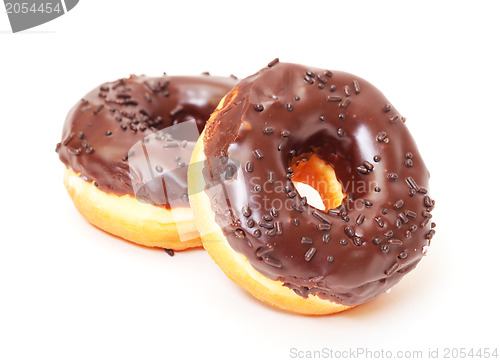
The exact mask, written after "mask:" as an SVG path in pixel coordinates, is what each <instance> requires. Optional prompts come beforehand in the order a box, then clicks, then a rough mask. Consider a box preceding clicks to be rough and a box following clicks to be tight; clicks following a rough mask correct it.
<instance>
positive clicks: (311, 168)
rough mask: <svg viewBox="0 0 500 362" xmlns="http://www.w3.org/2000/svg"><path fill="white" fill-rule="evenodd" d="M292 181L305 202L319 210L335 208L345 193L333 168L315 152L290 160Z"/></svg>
mask: <svg viewBox="0 0 500 362" xmlns="http://www.w3.org/2000/svg"><path fill="white" fill-rule="evenodd" d="M291 167H292V169H293V176H292V178H291V180H292V182H293V183H294V185H295V188H296V189H297V192H298V193H299V195H300V196H301V197H304V196H306V197H307V203H308V204H309V205H311V206H313V207H315V208H317V209H320V210H329V209H335V208H336V207H337V206H339V205H340V204H341V203H342V200H343V199H344V197H345V194H344V193H343V192H342V184H341V183H340V181H339V180H338V179H337V176H336V174H335V170H334V169H333V167H332V166H331V165H329V164H327V163H326V162H325V161H323V160H322V159H320V158H319V157H318V156H316V155H315V154H306V155H301V156H299V157H296V158H294V159H293V160H292V165H291Z"/></svg>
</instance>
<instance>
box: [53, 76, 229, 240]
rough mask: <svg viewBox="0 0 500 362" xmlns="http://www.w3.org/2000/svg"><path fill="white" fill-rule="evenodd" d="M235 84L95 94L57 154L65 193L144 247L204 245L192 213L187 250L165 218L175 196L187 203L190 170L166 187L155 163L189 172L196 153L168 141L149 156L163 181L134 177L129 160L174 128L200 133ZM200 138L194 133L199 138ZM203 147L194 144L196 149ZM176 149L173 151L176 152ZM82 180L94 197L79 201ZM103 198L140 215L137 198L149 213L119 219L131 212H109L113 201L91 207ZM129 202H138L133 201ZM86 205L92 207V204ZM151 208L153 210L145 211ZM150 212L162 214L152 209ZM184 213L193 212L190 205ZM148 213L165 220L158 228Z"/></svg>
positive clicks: (126, 87)
mask: <svg viewBox="0 0 500 362" xmlns="http://www.w3.org/2000/svg"><path fill="white" fill-rule="evenodd" d="M235 83H236V81H235V79H232V78H222V77H212V76H209V75H204V76H193V77H182V76H172V77H169V76H166V75H164V76H161V77H147V76H135V75H132V76H130V77H129V78H124V79H119V80H117V81H114V82H109V83H104V84H102V85H101V86H99V87H97V88H96V89H94V90H92V91H91V92H89V93H88V94H87V95H86V96H85V97H84V98H83V99H82V100H81V101H80V102H78V103H77V104H76V105H75V106H74V107H73V108H72V109H71V111H70V112H69V114H68V116H67V118H66V122H65V124H64V129H63V135H62V141H61V143H59V144H58V145H57V148H56V152H57V153H58V154H59V158H60V159H61V161H62V162H63V163H64V164H65V166H66V168H67V172H66V176H65V177H66V186H67V188H68V191H69V192H70V195H71V196H72V198H73V200H74V201H75V204H76V205H77V208H78V209H79V211H80V212H81V213H82V214H83V215H84V216H85V217H86V218H87V219H88V220H89V221H90V222H91V223H93V224H94V225H96V226H98V227H100V228H102V229H104V230H106V231H108V232H111V233H112V234H115V235H119V236H122V237H124V238H125V239H128V240H131V241H135V242H137V243H140V244H144V245H148V246H161V247H169V248H170V247H171V248H174V249H183V248H187V247H191V246H196V245H200V242H199V239H198V237H197V235H196V229H195V224H194V221H193V220H192V217H191V218H190V217H189V215H188V214H189V212H187V211H186V212H185V214H186V215H184V216H183V217H184V219H185V220H183V221H186V223H190V225H189V226H186V225H187V224H186V225H185V226H186V227H187V228H188V229H189V230H190V233H191V234H192V236H193V238H192V240H188V241H187V242H185V243H179V242H178V240H176V233H177V232H178V231H179V230H177V229H178V228H179V225H176V224H175V222H174V221H175V220H173V219H174V218H173V216H172V215H167V216H165V215H161V213H163V214H164V213H165V212H169V211H170V210H171V208H172V207H171V205H170V203H169V200H171V199H172V198H171V197H167V195H166V194H167V193H168V194H169V196H171V195H176V196H177V195H185V196H186V197H187V167H178V170H176V171H175V172H174V173H173V172H170V176H171V177H169V178H168V180H167V181H165V180H166V179H165V178H164V177H162V176H163V175H162V172H163V171H162V169H161V167H160V166H159V163H156V164H154V163H153V162H152V160H153V159H154V158H155V159H165V160H166V161H169V160H172V162H176V163H178V164H179V165H180V166H183V164H182V162H180V161H179V159H180V158H181V157H182V158H183V159H184V162H185V164H187V163H188V162H189V158H190V155H191V150H192V147H191V148H189V147H185V146H186V144H182V145H181V146H179V144H177V143H175V144H174V142H170V143H169V139H166V140H165V137H163V136H162V137H163V138H162V139H161V140H160V142H163V143H164V147H156V148H155V147H150V148H149V149H148V151H149V152H150V153H154V154H155V155H156V156H155V157H153V155H152V154H150V155H148V156H149V158H148V161H150V162H149V163H150V164H151V165H153V167H155V166H156V170H153V173H157V174H158V175H156V176H157V177H156V176H155V177H151V175H148V174H147V173H141V172H140V170H137V169H135V170H134V169H133V168H132V167H130V162H131V161H132V160H129V156H131V155H133V153H134V152H133V151H132V152H131V149H133V147H134V145H141V142H142V143H144V141H149V138H148V136H149V137H150V138H151V139H154V136H155V135H158V134H160V133H158V132H159V131H160V130H164V129H166V128H168V127H171V126H173V125H176V124H181V123H183V122H186V121H190V122H191V123H193V124H195V126H196V127H197V129H198V132H201V131H202V130H203V128H204V126H205V122H206V120H207V119H208V118H209V116H210V114H211V112H212V111H213V110H214V109H215V107H216V106H217V104H218V102H219V101H220V99H221V98H222V97H223V96H224V95H225V94H226V93H227V92H228V91H229V90H230V89H231V88H232V87H233V86H234V84H235ZM196 127H195V128H196ZM198 132H196V131H195V134H198ZM156 138H159V137H156ZM196 139H197V138H196ZM196 139H192V140H187V141H190V142H191V143H193V144H194V142H195V141H196ZM187 141H185V142H187ZM171 146H172V148H169V147H171ZM173 146H179V147H173ZM182 152H184V153H186V155H184V154H183V153H182ZM136 157H137V156H136ZM166 161H165V162H166ZM148 166H150V165H149V164H148ZM165 168H166V167H165ZM169 170H172V167H169ZM163 173H165V172H163ZM75 176H77V177H79V178H80V179H81V180H83V181H85V182H86V183H87V184H88V186H89V185H91V186H92V188H94V189H95V190H89V188H88V187H86V188H85V190H81V192H79V193H78V194H77V193H76V191H75V190H76V189H80V188H81V187H80V186H78V187H77V188H76V185H78V183H75V181H71V182H70V181H69V179H72V180H74V179H75ZM68 178H69V179H68ZM82 187H83V186H82ZM75 188H76V189H75ZM99 191H100V192H102V193H104V194H106V195H107V196H110V197H115V199H113V200H114V201H116V202H118V199H116V198H120V200H121V201H123V202H128V204H129V205H131V206H130V208H133V207H134V205H135V204H134V202H136V201H137V200H136V196H137V199H139V200H140V201H141V203H142V204H143V205H139V202H136V204H137V207H142V208H143V210H142V211H140V212H139V210H136V211H137V214H138V215H134V219H135V220H131V219H130V218H129V215H130V216H131V214H130V213H129V212H128V211H127V210H126V209H125V210H123V212H122V213H121V214H117V213H118V211H119V210H116V208H119V209H120V208H124V207H125V204H116V203H115V204H113V205H111V204H109V205H108V204H107V202H108V201H110V200H112V199H111V198H110V197H108V198H107V199H106V201H103V200H101V201H102V202H103V203H105V204H106V205H104V206H103V205H98V204H97V199H92V197H91V196H90V195H88V193H89V192H90V193H92V195H93V197H94V198H99V197H103V196H104V195H101V194H99ZM83 195H86V197H83ZM129 198H132V199H133V201H131V200H128V199H129ZM77 199H78V200H77ZM85 199H86V200H90V201H88V202H87V201H86V200H85ZM99 200H100V199H99ZM125 200H127V201H125ZM101 201H99V202H101ZM186 201H187V200H186ZM145 203H146V204H148V206H149V208H147V207H146V206H145V205H144V204H145ZM151 206H156V207H157V208H161V209H162V210H161V211H160V210H155V209H152V208H151ZM102 208H104V209H108V211H109V212H111V210H110V209H111V208H115V211H113V214H109V215H101V214H99V212H98V211H99V209H102ZM185 208H186V209H189V204H188V203H187V202H186V206H185ZM148 213H153V214H155V215H160V219H162V220H161V221H160V220H157V222H156V223H153V224H152V223H151V222H150V221H151V220H146V219H145V218H147V217H148V216H147V214H148ZM143 218H144V219H143ZM151 218H153V219H154V218H155V217H152V216H151ZM190 219H191V220H190ZM148 223H149V224H148ZM146 224H148V225H146ZM127 230H128V231H127ZM162 234H163V235H162ZM172 243H173V244H172Z"/></svg>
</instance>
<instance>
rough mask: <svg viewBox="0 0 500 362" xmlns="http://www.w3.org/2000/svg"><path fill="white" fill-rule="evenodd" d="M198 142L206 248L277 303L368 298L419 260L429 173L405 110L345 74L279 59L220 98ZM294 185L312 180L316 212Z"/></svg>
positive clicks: (309, 307)
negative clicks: (317, 202)
mask: <svg viewBox="0 0 500 362" xmlns="http://www.w3.org/2000/svg"><path fill="white" fill-rule="evenodd" d="M198 143H199V144H198V145H197V149H196V150H195V152H194V153H193V161H197V162H198V163H199V162H201V161H203V162H204V163H203V167H201V166H200V167H197V168H196V167H194V166H193V168H192V170H191V168H190V171H189V173H190V176H189V182H190V195H191V196H190V198H191V201H192V207H193V209H194V212H195V216H196V217H197V219H199V220H201V221H200V222H199V223H198V224H199V228H200V232H201V235H202V240H203V243H204V246H205V248H206V249H207V250H208V251H209V252H210V253H211V254H212V257H213V258H214V259H215V260H216V261H217V263H218V264H219V265H220V266H221V267H222V268H223V269H224V271H225V272H226V273H227V274H228V275H229V276H230V277H231V278H232V279H233V280H235V281H236V282H237V283H238V284H240V285H242V286H243V287H244V288H246V289H247V290H249V291H250V292H251V293H252V294H254V295H255V296H257V297H258V298H260V299H263V300H265V301H267V302H269V303H272V304H274V305H277V306H279V307H282V308H285V309H289V310H293V311H297V312H300V313H306V314H311V313H312V314H325V313H332V312H337V311H340V310H343V309H347V308H348V307H352V306H356V305H359V304H362V303H365V302H368V301H370V300H372V299H374V298H375V297H377V296H378V295H380V294H381V293H383V292H384V291H387V290H388V289H389V288H391V287H392V286H393V285H394V284H396V283H397V282H399V281H400V280H401V278H402V277H403V276H404V275H405V274H406V273H408V272H409V271H411V270H412V269H413V268H415V266H416V265H417V263H418V262H419V261H420V260H421V258H422V257H423V255H424V254H425V251H426V249H427V247H428V246H429V243H430V240H431V239H432V237H433V235H434V229H433V227H434V226H435V224H434V223H431V222H430V220H431V217H432V215H431V213H430V212H431V211H432V209H433V207H434V200H432V199H431V198H430V196H429V193H428V179H429V172H428V170H427V168H426V166H425V164H424V162H423V160H422V157H421V156H420V153H419V152H418V149H417V146H416V144H415V142H414V140H413V138H412V136H411V135H410V132H409V131H408V128H407V127H406V125H405V118H404V117H402V116H401V114H400V113H399V112H398V111H397V110H396V109H395V108H394V106H393V105H392V104H391V103H390V102H389V101H388V100H387V99H386V98H385V97H384V95H383V94H382V93H381V92H380V91H379V90H377V89H376V88H375V87H374V86H373V85H371V84H370V83H368V82H367V81H365V80H363V79H361V78H359V77H357V76H354V75H352V74H348V73H344V72H340V71H330V70H324V69H318V68H312V67H306V66H302V65H297V64H287V63H281V62H279V61H277V60H275V61H273V62H271V63H270V64H269V66H268V67H266V68H264V69H262V70H261V71H259V72H258V73H256V74H255V75H252V76H250V77H248V78H246V79H244V80H243V81H241V82H240V83H239V84H238V85H237V86H236V87H235V88H234V90H233V91H232V92H230V93H229V94H228V95H227V96H226V97H225V99H224V100H223V102H221V105H220V106H219V108H218V109H217V110H216V112H214V113H213V115H212V117H211V118H210V120H209V121H208V122H207V126H206V128H205V131H204V133H203V135H202V137H201V138H200V140H199V141H198ZM193 165H196V162H193ZM228 168H232V170H231V171H230V172H229V177H228ZM202 175H203V176H202ZM197 177H204V179H205V183H206V184H205V185H202V184H200V183H198V182H197V181H196V178H197ZM221 179H222V181H221ZM294 181H295V182H296V181H299V182H303V183H307V184H309V185H311V186H312V187H314V188H316V189H317V190H318V192H319V193H320V195H321V196H322V199H323V203H324V205H325V208H324V210H322V209H321V208H315V207H313V206H311V205H309V204H308V203H307V200H306V199H305V198H304V197H301V195H300V194H299V193H298V191H297V189H296V187H295V184H294ZM191 183H192V184H193V185H191ZM333 184H336V185H337V186H335V185H333ZM216 185H222V187H215V186H216ZM318 185H319V186H318ZM321 185H323V186H325V190H323V191H321V190H319V188H320V186H321ZM335 187H338V190H335ZM340 188H341V192H340V191H339V190H340ZM208 193H210V198H209V199H208V198H206V197H205V196H206V195H207V194H208ZM208 200H209V201H210V203H209V204H208V203H207V202H208ZM207 205H210V206H209V207H210V208H211V210H209V212H207V211H206V208H207ZM202 206H203V207H202ZM203 218H209V219H210V220H209V221H204V220H203ZM215 224H216V225H215ZM216 226H217V227H218V228H217V227H216ZM214 230H215V231H214ZM221 241H222V242H221ZM217 242H219V243H217ZM221 245H225V246H226V247H228V248H230V251H228V250H226V249H227V248H226V249H225V248H224V247H223V246H221ZM234 254H237V255H234ZM222 255H223V257H221V256H222ZM224 259H226V260H228V259H232V261H230V262H226V261H225V260H224ZM233 268H240V269H246V270H245V271H242V270H238V271H235V270H234V269H233ZM268 281H272V283H270V282H269V283H268ZM273 283H274V284H273ZM264 284H265V286H264ZM271 285H279V286H280V288H278V287H276V288H275V287H274V286H271ZM284 288H289V289H290V290H292V291H293V292H294V293H292V294H294V297H295V299H294V297H292V296H290V293H288V294H286V293H284V292H283V291H282V289H284ZM278 289H279V290H278ZM283 293H284V294H283ZM282 294H283V295H282ZM285 294H286V296H285ZM297 298H298V299H303V300H305V302H303V301H300V300H298V299H297ZM308 300H311V301H313V302H311V303H310V304H308V302H307V301H308ZM314 301H320V302H318V303H316V302H314ZM321 301H322V302H321ZM324 302H325V303H324ZM328 303H331V308H329V307H328ZM320 304H321V305H322V306H320V307H318V305H320Z"/></svg>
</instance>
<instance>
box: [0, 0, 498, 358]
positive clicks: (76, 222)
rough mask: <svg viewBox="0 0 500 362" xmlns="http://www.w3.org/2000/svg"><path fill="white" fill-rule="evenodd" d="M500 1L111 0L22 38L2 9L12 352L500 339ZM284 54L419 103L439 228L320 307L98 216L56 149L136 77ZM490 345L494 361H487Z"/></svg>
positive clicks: (7, 322)
mask: <svg viewBox="0 0 500 362" xmlns="http://www.w3.org/2000/svg"><path fill="white" fill-rule="evenodd" d="M496 4H497V2H496V1H490V2H487V1H468V2H461V1H418V2H407V1H363V2H361V1H307V2H306V1H304V2H296V1H256V0H252V1H232V2H218V1H203V2H202V1H200V2H194V1H153V0H149V1H144V0H143V1H123V0H121V1H118V0H117V1H109V0H108V1H99V0H82V1H80V3H79V4H78V5H77V6H76V7H75V8H74V9H73V10H72V11H70V12H69V13H68V14H66V15H65V16H63V17H61V18H59V19H56V20H54V21H53V22H50V23H47V24H44V25H41V26H39V27H37V28H34V29H32V30H29V31H25V32H23V33H19V34H12V33H11V32H10V27H9V24H8V20H7V15H6V14H5V13H4V12H3V8H1V7H0V8H1V9H2V12H1V13H0V132H1V140H0V157H1V168H0V170H1V171H0V172H1V177H0V183H1V185H0V186H1V188H0V191H1V192H2V195H1V199H0V208H1V211H2V212H1V215H2V216H1V219H0V220H1V228H0V361H9V362H10V361H179V360H196V359H197V360H202V359H205V358H209V357H217V358H218V360H251V361H269V360H276V361H285V360H297V359H298V358H293V357H294V356H295V354H294V351H295V350H293V348H296V349H297V351H299V350H300V351H302V352H304V351H308V350H318V349H321V348H328V349H330V348H331V349H333V350H335V351H345V350H348V349H349V348H352V349H357V348H369V349H371V350H373V351H379V352H380V351H381V350H382V349H383V350H384V351H392V352H393V353H394V354H395V353H396V351H399V350H401V351H413V350H418V351H423V353H424V357H425V356H427V353H428V350H429V349H432V350H433V351H434V350H435V349H436V348H439V353H440V355H441V356H443V353H444V352H445V348H448V347H451V348H460V347H465V348H476V349H477V348H486V347H490V348H492V347H493V348H499V353H500V342H499V338H498V336H499V335H500V331H499V319H500V318H499V310H498V301H499V298H498V293H497V290H498V285H499V283H498V275H499V261H498V260H499V253H500V246H499V245H500V237H499V228H500V226H499V223H498V215H499V209H498V204H499V192H498V191H499V189H500V186H499V185H498V174H499V172H498V170H499V168H500V159H499V153H498V142H499V137H498V132H499V130H500V128H499V126H498V125H499V123H500V119H499V118H500V117H499V106H500V101H499V100H500V92H499V88H498V84H499V82H500V74H499V73H500V72H499V70H498V66H499V64H500V56H499V55H498V47H499V35H500V25H499V19H498V16H499V14H500V12H499V11H498V7H497V6H496ZM275 57H279V58H280V59H281V60H282V61H288V62H296V63H303V64H307V65H310V66H317V67H324V68H330V69H338V70H344V71H348V72H351V73H354V74H357V75H359V76H361V77H363V78H365V79H367V80H369V81H370V82H372V83H373V84H375V85H376V86H377V87H379V88H380V89H381V90H382V91H383V92H384V93H385V94H386V96H387V97H388V98H389V99H390V100H391V102H392V103H393V104H394V105H395V106H396V107H397V109H398V110H399V111H400V112H401V113H402V114H403V115H404V116H406V117H407V119H408V121H407V125H408V127H409V128H410V130H411V131H412V133H413V134H414V136H415V138H416V140H417V143H418V144H419V146H420V150H421V152H422V154H423V156H424V159H425V160H426V163H427V166H428V168H429V170H430V171H431V176H432V177H431V196H432V197H433V198H435V199H436V202H437V206H436V209H435V211H434V212H433V215H434V220H435V221H436V223H437V234H436V236H435V238H434V239H433V241H432V245H431V248H430V250H429V253H428V255H427V257H425V258H424V260H423V261H422V262H421V263H420V264H419V266H418V267H417V269H416V270H415V271H413V272H412V273H410V274H409V275H408V276H407V277H405V278H404V280H403V281H402V282H401V283H400V284H398V285H397V286H396V287H394V288H393V290H392V292H391V293H390V294H385V295H383V296H381V297H380V298H378V299H377V300H375V301H374V302H371V303H368V304H367V305H363V306H360V307H358V308H355V309H354V310H351V311H348V312H345V313H342V314H340V315H335V316H327V317H314V318H312V317H304V316H299V315H293V314H290V313H286V312H282V311H279V310H276V309H274V308H272V307H268V306H267V305H264V304H263V303H261V302H258V301H256V300H255V299H254V298H253V297H251V296H250V295H248V294H247V293H246V292H244V291H243V290H241V289H240V288H239V287H237V286H235V285H233V284H232V282H230V281H229V280H228V279H227V278H226V276H225V275H224V274H223V273H222V272H221V271H220V270H219V268H218V267H217V266H216V265H215V264H214V263H213V262H212V260H211V259H210V257H209V256H208V255H207V254H206V253H205V252H204V251H203V250H201V249H199V250H194V251H189V252H183V253H176V255H175V256H174V257H169V256H168V255H167V254H166V253H165V252H164V251H162V250H151V249H147V248H143V247H137V246H135V245H133V244H131V243H127V242H123V241H121V240H119V239H117V238H114V237H112V236H110V235H107V234H105V233H103V232H101V231H99V230H97V229H95V228H94V227H92V226H91V225H89V224H87V223H86V222H85V221H84V220H83V219H82V217H81V216H80V215H79V214H78V213H77V211H76V209H75V208H74V206H73V204H72V202H71V200H70V198H69V197H68V195H67V194H66V191H65V189H64V186H63V184H62V170H63V166H62V164H61V163H60V162H59V160H58V157H57V155H56V153H55V152H54V149H55V145H56V143H57V142H59V141H60V134H61V130H62V125H63V122H64V119H65V116H66V113H67V111H68V110H69V108H70V107H72V105H73V104H74V103H75V102H77V101H78V100H79V99H80V98H81V97H82V96H83V95H84V94H85V93H86V92H88V91H89V90H91V89H92V88H94V87H95V86H97V85H98V84H100V83H102V82H104V81H108V80H114V79H116V78H119V77H123V76H127V75H128V74H129V73H138V74H139V73H146V74H149V75H158V74H162V72H164V71H166V72H167V73H168V74H171V75H174V74H175V75H179V74H190V75H196V74H200V73H201V72H203V71H207V70H208V71H210V72H211V73H212V74H217V75H229V74H231V73H232V74H235V75H237V76H238V77H245V76H247V75H250V74H252V73H254V72H256V71H257V70H259V69H260V68H262V67H264V66H265V65H266V64H267V63H268V62H269V61H271V60H272V59H274V58H275ZM476 359H477V358H476Z"/></svg>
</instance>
